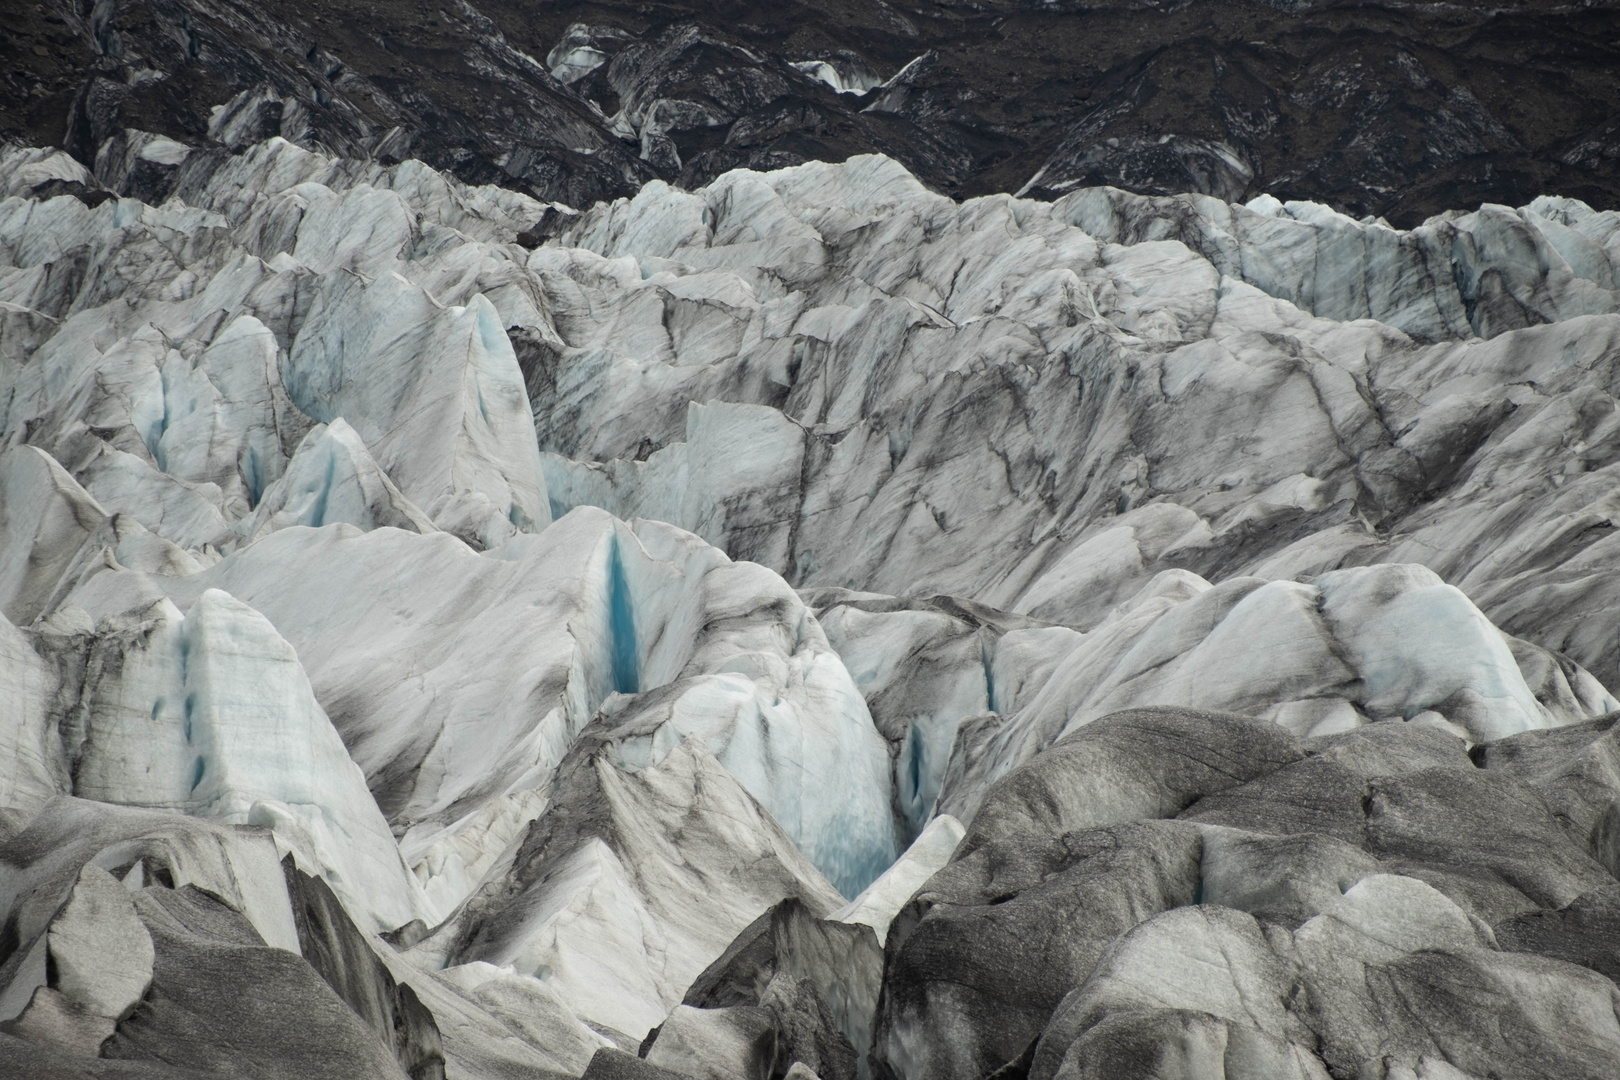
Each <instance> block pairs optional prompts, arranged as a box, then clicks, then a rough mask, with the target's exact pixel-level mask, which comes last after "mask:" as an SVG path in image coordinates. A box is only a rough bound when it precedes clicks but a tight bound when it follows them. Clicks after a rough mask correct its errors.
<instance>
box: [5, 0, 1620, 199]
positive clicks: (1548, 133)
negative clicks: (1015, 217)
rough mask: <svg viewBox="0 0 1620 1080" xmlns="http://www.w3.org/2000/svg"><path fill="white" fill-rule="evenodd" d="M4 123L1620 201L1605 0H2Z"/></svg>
mask: <svg viewBox="0 0 1620 1080" xmlns="http://www.w3.org/2000/svg"><path fill="white" fill-rule="evenodd" d="M12 8H13V9H14V10H12V11H9V12H8V17H7V19H6V20H5V25H4V26H0V138H11V139H14V140H18V141H21V142H23V143H25V144H30V145H38V146H50V145H55V146H60V147H63V148H65V149H67V150H68V151H69V152H70V153H72V154H73V155H74V156H75V157H76V158H77V159H78V160H79V161H80V162H81V163H82V164H84V165H85V166H86V167H88V168H92V169H94V171H95V172H96V174H97V175H98V176H99V177H100V179H101V180H102V181H103V183H105V184H107V185H108V186H110V187H112V188H114V189H115V190H117V191H118V192H120V193H121V194H125V195H130V196H133V197H137V198H140V199H142V200H143V201H146V202H148V203H151V204H153V205H156V204H158V203H161V202H162V201H163V199H164V198H165V197H166V196H167V195H168V194H169V193H170V192H169V189H167V188H165V187H164V186H163V184H162V182H161V179H160V178H159V177H156V176H154V175H152V174H151V170H149V169H146V168H143V167H140V166H138V165H134V166H132V165H131V164H130V162H129V161H128V160H127V147H126V146H125V144H124V140H123V139H122V138H121V137H120V133H121V132H122V131H123V130H124V129H126V128H133V129H136V130H141V131H149V132H152V133H155V134H159V135H163V136H165V137H167V138H170V139H173V140H175V141H178V142H180V143H183V144H185V145H187V146H190V147H192V148H195V149H197V150H209V151H211V152H212V153H214V154H216V155H221V156H223V155H224V154H225V153H226V152H227V151H239V150H241V149H242V148H243V147H245V146H248V145H250V144H252V143H255V142H257V141H259V140H261V139H264V138H266V137H268V136H271V135H281V136H282V137H284V138H286V139H289V140H291V141H293V142H296V143H298V144H299V145H301V146H303V147H305V148H306V149H310V150H315V151H319V152H322V153H326V154H333V155H339V156H345V157H351V158H357V157H363V156H371V157H375V158H377V159H379V160H382V161H384V162H390V161H400V160H405V159H408V158H413V157H414V158H419V159H421V160H423V161H425V162H426V163H428V164H430V165H432V166H433V167H435V168H436V169H439V170H441V171H445V172H448V173H450V174H453V175H454V176H456V177H458V178H460V179H461V180H463V181H465V182H467V183H472V184H496V183H498V184H503V185H506V186H509V187H512V188H514V189H516V190H519V191H522V192H525V193H526V194H529V195H532V196H534V197H536V198H539V199H543V200H552V199H555V200H561V201H563V202H566V203H569V204H570V205H574V206H585V205H589V204H590V203H592V202H594V201H597V200H599V199H612V198H615V197H620V196H629V195H632V194H634V193H635V192H636V191H637V190H638V189H639V188H640V186H641V185H642V184H643V183H644V182H646V181H648V180H651V179H655V178H656V179H663V180H666V181H670V182H672V183H678V184H680V185H681V186H683V187H686V188H696V187H699V186H701V185H703V184H706V183H708V182H710V181H711V180H714V179H715V178H716V177H718V176H720V175H721V174H722V173H724V172H726V171H728V170H730V169H733V168H738V167H746V168H752V169H771V168H780V167H783V166H790V165H797V164H801V163H803V162H805V161H816V160H819V161H842V160H844V159H846V158H848V157H849V156H851V155H857V154H866V153H873V152H878V153H883V154H886V155H888V156H890V157H893V158H894V159H895V160H897V161H900V162H901V163H903V164H904V165H906V166H907V168H908V169H910V170H911V172H912V173H913V174H914V175H916V176H917V177H918V178H919V179H920V180H922V181H923V182H924V184H926V185H927V186H929V187H930V188H932V189H933V190H935V191H938V192H941V193H945V194H950V195H953V196H957V197H970V196H974V195H985V194H992V193H996V192H1015V193H1020V194H1029V195H1031V196H1034V197H1039V198H1047V199H1050V198H1055V197H1058V196H1061V195H1063V194H1066V193H1068V192H1071V191H1074V190H1076V189H1077V188H1079V187H1085V186H1096V185H1104V184H1107V185H1112V186H1115V187H1119V188H1122V189H1125V190H1129V191H1133V192H1136V193H1139V194H1148V195H1162V194H1175V193H1183V192H1195V193H1201V194H1210V195H1215V196H1217V197H1219V198H1221V199H1225V200H1235V201H1247V200H1248V199H1250V198H1252V197H1254V196H1256V195H1259V194H1262V193H1269V194H1271V195H1274V196H1275V197H1277V198H1279V199H1282V200H1285V201H1286V200H1296V199H1308V200H1314V201H1317V202H1320V203H1323V204H1325V205H1328V206H1331V207H1333V208H1335V209H1338V210H1340V211H1343V212H1346V213H1348V214H1350V216H1352V217H1357V218H1361V217H1365V216H1374V217H1384V218H1387V219H1388V220H1389V221H1391V222H1393V223H1394V224H1396V225H1398V226H1400V227H1403V228H1410V227H1413V226H1416V225H1418V224H1420V223H1421V222H1422V221H1423V220H1424V219H1425V218H1427V217H1429V216H1432V215H1434V214H1437V213H1440V212H1443V211H1446V210H1449V209H1453V208H1468V209H1472V208H1474V207H1477V206H1479V205H1480V204H1481V203H1482V202H1492V203H1498V204H1503V205H1509V206H1518V205H1522V204H1524V203H1528V202H1529V201H1531V200H1532V199H1534V198H1536V197H1537V196H1540V195H1563V196H1568V197H1573V198H1579V199H1582V200H1584V201H1585V202H1587V203H1588V204H1589V205H1591V206H1592V207H1594V208H1596V209H1599V210H1606V209H1615V208H1617V207H1620V104H1617V103H1620V6H1617V5H1615V4H1614V3H1612V2H1610V0H1600V2H1594V0H1581V2H1571V3H1548V2H1545V0H1497V2H1493V3H1491V4H1480V3H1470V2H1447V3H1423V4H1418V3H1406V2H1396V0H974V2H971V3H970V2H967V0H927V2H917V0H911V2H902V0H894V2H892V3H891V2H888V0H832V2H826V3H821V2H818V3H808V2H800V0H786V2H779V3H769V4H740V3H731V2H721V0H658V2H639V0H638V2H629V0H598V2H594V3H558V2H555V0H526V2H521V3H519V2H512V0H477V2H476V3H474V2H473V0H454V2H441V0H400V2H398V3H393V4H387V5H379V4H376V3H373V2H371V0H323V2H322V3H320V4H316V5H311V4H307V3H294V2H290V0H256V2H253V3H245V2H242V0H95V2H94V3H92V2H90V0H38V2H32V0H16V2H15V3H14V4H12Z"/></svg>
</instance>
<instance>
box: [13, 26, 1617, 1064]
mask: <svg viewBox="0 0 1620 1080" xmlns="http://www.w3.org/2000/svg"><path fill="white" fill-rule="evenodd" d="M588 29H589V28H581V29H580V33H579V34H578V35H575V36H576V37H577V38H578V40H577V41H576V40H574V39H573V38H569V39H568V41H566V42H565V43H564V44H567V45H568V47H567V48H566V49H565V48H564V47H563V45H559V46H558V50H559V51H557V52H555V53H554V54H553V55H552V56H551V57H548V59H547V64H548V65H549V66H550V67H551V68H552V69H553V70H554V71H558V72H561V73H562V74H561V75H559V76H558V77H559V78H561V77H563V76H569V77H578V78H583V77H585V76H586V75H588V74H589V72H590V71H592V70H594V67H595V66H599V65H600V63H601V62H602V58H601V55H600V53H599V50H595V49H594V48H593V47H592V44H591V40H592V39H591V38H590V37H589V34H588V33H586V32H585V31H586V30H588ZM832 76H835V77H836V78H837V79H838V80H844V81H848V79H851V78H854V79H857V81H859V80H860V79H865V75H863V74H861V73H855V74H854V75H849V74H848V73H839V72H836V71H835V72H832ZM817 77H821V78H829V76H828V75H827V74H826V73H821V72H819V71H818V72H817ZM840 85H841V84H840ZM850 85H854V83H850ZM868 89H869V87H868ZM649 108H652V106H650V105H649ZM123 138H124V141H125V144H127V147H128V148H129V150H130V152H131V153H132V154H136V155H145V157H144V158H142V160H146V161H148V162H151V163H155V164H154V167H158V166H161V167H162V168H165V169H170V170H173V174H172V176H171V177H170V179H171V181H172V191H173V195H172V197H170V198H169V199H168V201H166V202H164V203H163V204H162V205H160V206H151V205H147V204H145V203H143V202H141V201H139V200H138V199H136V198H132V197H130V196H128V195H127V194H123V195H121V194H119V193H117V192H111V191H109V192H99V191H98V192H97V193H98V194H104V195H105V196H106V197H104V198H99V199H92V198H79V197H77V196H75V195H72V194H66V195H62V194H57V195H51V194H49V192H50V191H52V190H54V189H52V188H49V187H48V186H47V187H45V188H42V187H41V185H50V184H55V183H58V182H61V183H72V184H77V185H80V187H81V188H83V189H85V190H94V189H96V188H98V186H99V185H100V184H101V183H102V180H101V179H98V175H99V174H98V173H92V172H91V171H89V170H87V169H85V168H84V166H82V165H80V164H79V163H78V162H76V161H74V160H73V159H71V158H69V157H67V156H66V155H65V154H63V153H61V152H57V151H49V150H41V149H34V148H27V147H21V146H14V145H8V146H5V147H3V148H0V613H3V615H4V616H5V618H4V620H3V622H0V1075H5V1076H11V1075H16V1076H34V1075H43V1074H46V1073H51V1071H52V1070H55V1072H59V1073H60V1074H62V1075H73V1076H91V1077H103V1076H105V1077H111V1076H120V1077H141V1076H152V1077H158V1076H165V1077H166V1076H172V1075H186V1076H215V1075H221V1076H223V1075H243V1076H254V1077H260V1076H263V1077H276V1078H280V1077H289V1078H291V1077H295V1076H296V1077H300V1078H302V1077H324V1076H331V1077H355V1076H406V1077H411V1078H413V1080H422V1078H425V1077H454V1078H468V1080H483V1078H489V1080H497V1078H502V1077H509V1076H515V1075H525V1076H585V1077H597V1078H603V1077H618V1076H629V1077H643V1076H645V1077H659V1076H664V1077H667V1076H671V1075H673V1076H677V1077H679V1076H689V1077H717V1078H727V1080H730V1078H734V1077H735V1078H748V1080H753V1078H756V1077H757V1078H760V1080H777V1078H780V1077H788V1076H792V1077H795V1078H796V1080H808V1078H811V1077H814V1078H819V1080H835V1078H836V1080H856V1078H860V1080H869V1078H876V1080H924V1078H927V1080H937V1078H949V1080H984V1078H986V1077H989V1076H992V1075H993V1076H996V1077H999V1078H1010V1077H1039V1078H1040V1080H1055V1078H1058V1077H1062V1078H1064V1080H1071V1078H1080V1077H1109V1078H1114V1077H1138V1076H1140V1077H1144V1078H1146V1077H1150V1076H1151V1077H1164V1078H1169V1077H1177V1078H1186V1080H1221V1078H1230V1080H1250V1078H1252V1080H1270V1078H1273V1077H1299V1078H1310V1080H1321V1078H1323V1077H1337V1076H1358V1077H1374V1078H1379V1080H1396V1078H1418V1077H1446V1078H1448V1080H1454V1078H1458V1077H1461V1078H1464V1080H1467V1078H1477V1080H1485V1078H1486V1077H1493V1076H1504V1075H1510V1076H1527V1077H1530V1076H1537V1077H1539V1076H1549V1077H1551V1076H1557V1077H1559V1078H1561V1080H1562V1078H1584V1077H1591V1078H1593V1080H1598V1078H1602V1077H1609V1076H1613V1075H1614V1074H1615V1071H1616V1069H1620V1020H1617V1019H1616V1018H1617V1017H1620V989H1617V988H1616V984H1615V981H1614V980H1616V979H1620V962H1617V960H1616V956H1615V953H1614V949H1613V941H1614V935H1615V934H1616V933H1620V881H1617V880H1616V875H1617V873H1620V729H1617V728H1616V726H1615V721H1616V719H1617V718H1620V700H1617V699H1616V697H1615V695H1614V692H1613V691H1614V688H1615V687H1617V686H1620V605H1617V604H1616V603H1615V600H1616V598H1617V596H1620V547H1617V546H1616V544H1617V541H1616V540H1615V538H1614V537H1615V533H1614V527H1615V523H1616V515H1617V514H1620V503H1617V502H1616V498H1615V495H1614V488H1613V487H1612V486H1611V485H1612V484H1613V483H1614V478H1615V476H1616V475H1617V470H1620V407H1617V404H1616V396H1615V395H1616V394H1617V393H1620V390H1617V389H1616V375H1617V372H1620V291H1617V288H1616V285H1617V283H1620V215H1617V214H1615V213H1613V212H1604V213H1600V212H1596V211H1593V210H1591V209H1590V208H1588V207H1586V206H1585V205H1584V204H1582V203H1579V202H1578V201H1576V200H1573V199H1568V198H1560V197H1552V196H1547V197H1543V198H1540V199H1538V200H1536V201H1535V202H1534V203H1532V204H1530V205H1529V206H1525V207H1521V208H1517V209H1514V208H1509V207H1502V206H1492V205H1486V206H1483V207H1480V208H1478V209H1477V210H1474V211H1471V212H1462V211H1456V212H1451V213H1448V214H1444V215H1441V216H1439V217H1436V218H1433V219H1431V220H1430V221H1428V222H1426V223H1424V224H1423V225H1421V226H1419V227H1417V228H1414V229H1411V230H1404V231H1403V230H1397V229H1393V228H1391V227H1389V226H1388V225H1386V224H1384V223H1382V222H1379V221H1376V220H1366V221H1358V220H1354V219H1352V218H1349V217H1347V216H1345V215H1342V214H1339V213H1337V212H1335V211H1333V210H1331V209H1329V208H1327V207H1323V206H1318V205H1315V204H1309V203H1286V204H1285V203H1281V202H1278V201H1277V200H1275V199H1272V198H1270V197H1268V196H1262V197H1261V198H1258V199H1256V200H1254V201H1252V202H1250V203H1248V204H1243V205H1239V204H1229V203H1225V202H1221V201H1220V200H1218V199H1215V198H1213V197H1210V196H1200V195H1183V196H1151V197H1150V196H1140V195H1133V194H1129V193H1127V192H1123V191H1118V190H1114V189H1106V188H1087V189H1080V190H1076V191H1073V192H1071V193H1069V194H1066V195H1064V196H1063V197H1062V198H1060V199H1057V200H1056V201H1054V202H1037V201H1031V200H1024V199H1018V198H1013V197H1009V196H991V197H985V198H978V199H972V200H968V201H966V202H961V203H958V202H956V201H955V200H953V199H950V198H947V197H944V196H941V195H938V194H935V193H933V192H931V191H929V190H928V189H927V188H925V187H924V186H923V185H922V184H920V183H919V182H918V181H917V180H916V179H915V178H913V177H912V176H911V175H910V174H908V173H907V172H906V171H905V170H904V169H903V168H902V167H901V166H899V165H898V164H896V163H895V162H894V161H891V160H889V159H887V158H884V157H879V156H864V157H855V158H851V159H850V160H848V161H846V162H844V163H842V164H825V163H810V164H805V165H799V166H795V167H792V168H786V169H780V170H777V171H773V172H752V171H747V170H739V171H733V172H729V173H726V174H725V175H723V176H721V177H719V178H718V179H716V180H714V181H713V182H712V183H710V184H709V185H708V186H706V187H703V188H700V189H698V190H694V191H685V190H681V189H678V188H675V187H672V186H670V185H668V184H666V183H664V182H662V181H653V182H651V183H648V184H647V185H645V186H644V187H643V188H641V190H640V191H639V193H638V194H636V195H635V196H633V197H629V198H623V199H619V200H616V201H613V202H608V203H599V204H597V205H595V206H593V207H588V208H575V207H566V206H561V205H554V204H543V203H540V202H538V201H536V200H534V199H532V198H530V197H528V196H526V195H522V194H519V193H517V192H514V191H511V190H506V189H503V188H498V187H476V186H470V185H467V184H465V183H462V182H461V181H458V180H456V179H454V178H451V177H449V176H446V175H441V174H440V173H438V172H435V171H434V170H432V169H431V168H429V167H427V166H426V165H424V164H422V163H421V162H417V161H406V162H403V163H400V164H394V165H384V164H381V163H379V162H375V161H368V160H358V159H342V158H337V157H330V156H327V155H324V154H320V153H316V152H313V151H310V150H308V149H304V148H301V147H299V146H296V145H294V144H292V143H290V142H287V141H284V140H281V139H279V138H276V139H270V140H269V141H266V142H261V143H257V144H253V145H248V146H244V147H243V148H242V149H241V151H240V152H239V153H235V154H232V155H229V156H218V155H189V154H181V153H178V152H174V151H173V150H172V147H171V146H170V144H169V143H168V142H167V141H165V140H161V139H160V138H158V137H156V136H150V135H146V134H143V133H139V132H128V133H126V134H125V136H124V137H123ZM175 145H177V144H175ZM182 149H183V148H182ZM36 189H37V190H36ZM92 203H94V205H91V204H92ZM52 1074H54V1073H52Z"/></svg>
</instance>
